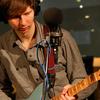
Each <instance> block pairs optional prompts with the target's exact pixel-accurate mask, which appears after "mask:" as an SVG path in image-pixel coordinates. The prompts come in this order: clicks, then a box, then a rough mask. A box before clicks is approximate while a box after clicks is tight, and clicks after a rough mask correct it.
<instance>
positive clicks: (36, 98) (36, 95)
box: [26, 83, 43, 100]
mask: <svg viewBox="0 0 100 100" xmlns="http://www.w3.org/2000/svg"><path fill="white" fill-rule="evenodd" d="M42 87H43V83H41V84H40V85H39V86H38V87H37V88H36V89H35V91H34V92H33V93H32V94H31V95H30V96H29V97H28V98H27V99H26V100H41V96H42Z"/></svg>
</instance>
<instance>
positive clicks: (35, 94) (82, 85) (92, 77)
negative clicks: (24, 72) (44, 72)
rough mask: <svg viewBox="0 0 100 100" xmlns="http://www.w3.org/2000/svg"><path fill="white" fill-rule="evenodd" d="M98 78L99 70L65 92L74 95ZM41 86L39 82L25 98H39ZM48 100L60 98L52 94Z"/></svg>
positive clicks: (33, 99)
mask: <svg viewBox="0 0 100 100" xmlns="http://www.w3.org/2000/svg"><path fill="white" fill-rule="evenodd" d="M98 80H100V70H99V71H96V72H95V73H93V74H91V75H89V76H87V77H86V78H85V79H83V80H82V81H81V82H78V83H77V84H75V85H73V86H72V87H71V88H69V89H68V91H67V94H68V95H69V96H74V95H76V94H77V93H79V92H80V91H82V90H84V89H85V88H87V87H88V86H90V85H91V84H93V83H95V82H96V81H98ZM42 88H43V83H41V84H40V85H39V86H38V87H37V88H36V89H35V91H34V92H33V93H32V94H31V95H30V96H29V97H28V98H27V99H26V100H41V97H42ZM50 100H60V95H57V96H54V97H53V98H51V99H50Z"/></svg>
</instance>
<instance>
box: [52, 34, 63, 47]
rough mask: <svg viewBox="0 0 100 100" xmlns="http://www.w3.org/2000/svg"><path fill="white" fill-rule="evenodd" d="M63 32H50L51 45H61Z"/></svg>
mask: <svg viewBox="0 0 100 100" xmlns="http://www.w3.org/2000/svg"><path fill="white" fill-rule="evenodd" d="M62 36H63V34H62V33H61V32H50V44H51V47H58V46H61V39H62Z"/></svg>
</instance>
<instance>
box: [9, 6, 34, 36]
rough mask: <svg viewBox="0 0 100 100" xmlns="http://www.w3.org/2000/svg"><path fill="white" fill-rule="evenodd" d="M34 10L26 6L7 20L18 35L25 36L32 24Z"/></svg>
mask: <svg viewBox="0 0 100 100" xmlns="http://www.w3.org/2000/svg"><path fill="white" fill-rule="evenodd" d="M33 19H34V10H33V9H32V8H30V7H27V8H26V10H25V12H23V13H22V14H21V15H20V16H17V17H15V18H11V19H9V20H8V23H9V25H10V26H11V27H12V28H13V29H14V30H15V31H16V32H17V33H18V34H20V35H23V36H26V35H27V34H28V32H29V31H30V30H31V27H32V25H33V24H34V21H33Z"/></svg>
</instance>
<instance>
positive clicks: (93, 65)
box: [0, 0, 100, 100]
mask: <svg viewBox="0 0 100 100" xmlns="http://www.w3.org/2000/svg"><path fill="white" fill-rule="evenodd" d="M40 2H41V3H40V6H41V11H40V12H39V14H38V16H37V17H36V18H37V20H38V21H39V22H41V23H43V24H44V23H45V22H44V20H43V14H44V11H45V10H46V9H47V8H50V7H56V8H59V9H61V11H62V13H63V20H62V23H61V27H63V28H65V29H66V30H68V31H69V32H70V34H71V35H72V36H73V37H74V39H75V40H76V42H77V44H78V47H79V50H80V52H81V54H82V59H83V62H84V65H85V69H86V71H87V73H88V75H90V74H92V73H94V72H95V71H97V70H99V69H100V0H40ZM9 29H10V26H9V25H8V24H4V23H2V22H0V35H2V33H4V32H6V31H7V30H9ZM88 100H100V81H98V86H97V89H96V90H95V91H94V92H93V94H92V95H91V96H90V97H88Z"/></svg>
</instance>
